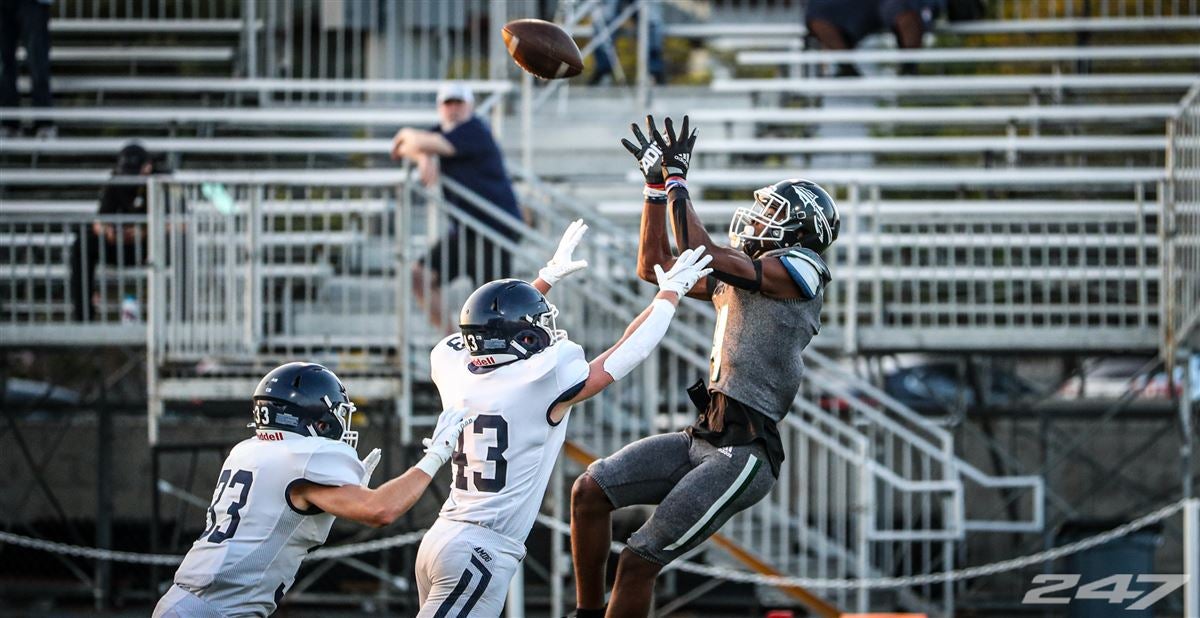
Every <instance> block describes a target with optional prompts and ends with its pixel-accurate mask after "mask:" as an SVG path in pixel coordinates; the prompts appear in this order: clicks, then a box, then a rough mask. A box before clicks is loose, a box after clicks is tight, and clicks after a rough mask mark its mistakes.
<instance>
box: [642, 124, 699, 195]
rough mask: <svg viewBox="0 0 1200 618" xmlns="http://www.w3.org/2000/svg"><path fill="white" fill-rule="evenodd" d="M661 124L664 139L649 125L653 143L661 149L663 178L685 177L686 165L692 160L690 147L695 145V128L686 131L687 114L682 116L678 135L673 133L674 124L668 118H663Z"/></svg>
mask: <svg viewBox="0 0 1200 618" xmlns="http://www.w3.org/2000/svg"><path fill="white" fill-rule="evenodd" d="M663 124H664V125H665V126H666V130H667V136H666V138H665V139H664V138H663V136H662V134H661V133H659V132H658V130H657V129H655V128H654V126H653V124H652V125H651V127H650V133H651V135H652V136H653V137H654V143H655V144H657V145H658V149H659V150H661V151H662V168H663V179H664V180H666V179H667V178H671V177H678V178H687V173H688V166H689V165H690V164H691V162H692V148H693V147H694V146H695V145H696V130H695V129H692V131H691V133H689V132H688V117H687V116H684V117H683V126H682V127H681V130H680V132H679V135H678V136H676V135H675V125H674V123H672V122H671V119H670V118H667V119H666V120H664V121H663Z"/></svg>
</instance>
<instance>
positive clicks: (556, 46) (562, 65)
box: [503, 19, 583, 79]
mask: <svg viewBox="0 0 1200 618" xmlns="http://www.w3.org/2000/svg"><path fill="white" fill-rule="evenodd" d="M503 32H504V45H505V46H507V47H508V54H509V55H510V56H512V57H513V60H516V61H517V64H518V65H520V66H521V68H522V69H525V70H526V71H529V72H530V73H532V74H534V75H536V76H538V77H540V78H542V79H562V78H566V77H575V76H576V75H579V74H580V73H582V72H583V55H582V54H580V53H579V46H577V45H575V40H574V39H572V38H571V35H569V34H567V31H566V30H563V29H562V28H560V27H558V25H556V24H552V23H550V22H548V21H542V20H540V19H516V20H513V21H510V22H508V23H507V24H504V31H503Z"/></svg>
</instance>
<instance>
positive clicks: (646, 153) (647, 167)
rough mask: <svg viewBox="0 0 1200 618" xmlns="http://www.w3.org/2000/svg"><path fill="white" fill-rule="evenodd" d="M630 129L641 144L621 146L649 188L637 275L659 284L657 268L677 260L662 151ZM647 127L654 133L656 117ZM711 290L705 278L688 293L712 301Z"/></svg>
mask: <svg viewBox="0 0 1200 618" xmlns="http://www.w3.org/2000/svg"><path fill="white" fill-rule="evenodd" d="M629 126H630V128H631V129H632V131H633V137H634V139H636V140H637V141H638V143H637V144H634V143H633V142H631V141H629V140H628V139H622V140H621V145H623V146H624V147H625V150H628V151H629V153H630V154H632V155H633V156H634V158H636V159H637V162H638V169H639V170H640V171H641V172H642V175H643V176H644V177H645V179H646V186H645V188H644V189H643V190H642V196H643V197H644V198H645V199H644V201H643V202H642V222H641V232H640V238H639V240H638V257H637V275H638V278H640V279H641V280H642V281H646V282H648V283H658V280H657V278H656V276H655V273H654V267H655V266H663V267H665V268H668V269H670V267H671V266H673V265H674V264H675V256H674V255H672V254H671V246H670V242H669V241H668V240H667V226H666V223H664V221H663V220H664V219H665V216H666V210H667V208H666V206H667V191H666V184H665V181H664V179H663V172H662V151H661V150H660V149H659V147H658V145H657V144H655V143H654V142H652V141H650V140H649V139H647V138H646V135H645V134H644V133H642V130H641V128H639V127H638V126H637V123H632V124H630V125H629ZM646 126H647V127H649V128H650V130H651V132H653V131H654V117H653V116H646ZM710 289H711V286H710V285H709V281H708V279H707V278H705V279H703V280H701V281H699V282H697V283H696V285H695V286H694V287H693V288H692V289H691V290H688V293H687V295H688V296H691V297H693V298H700V299H703V300H708V299H710V298H712V293H711V292H710Z"/></svg>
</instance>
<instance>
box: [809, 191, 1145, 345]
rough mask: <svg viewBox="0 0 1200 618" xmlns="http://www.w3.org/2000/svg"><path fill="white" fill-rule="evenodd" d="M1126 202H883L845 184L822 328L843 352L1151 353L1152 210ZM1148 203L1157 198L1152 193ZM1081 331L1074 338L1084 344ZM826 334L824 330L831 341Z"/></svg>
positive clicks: (1141, 200)
mask: <svg viewBox="0 0 1200 618" xmlns="http://www.w3.org/2000/svg"><path fill="white" fill-rule="evenodd" d="M1132 194H1133V195H1132V196H1131V197H1132V198H1133V199H1132V200H1131V201H1128V202H1126V201H1121V202H1108V201H1094V200H1080V201H1078V202H1076V203H1074V204H1039V203H1037V202H1031V203H1028V204H1024V205H1023V204H1022V203H1021V202H991V203H975V204H972V203H971V202H969V201H963V202H957V201H952V202H949V203H941V204H938V203H933V202H929V201H925V202H923V201H909V202H904V201H891V202H889V203H888V204H887V206H886V207H881V206H880V202H881V198H880V195H881V189H880V187H877V186H876V187H865V188H863V189H860V188H858V187H854V186H851V187H849V189H848V191H847V197H848V198H849V199H847V200H846V201H843V202H842V204H841V206H842V211H843V213H844V214H843V228H842V237H841V238H840V239H839V243H838V245H836V246H835V248H836V251H835V252H834V253H833V255H832V256H831V263H832V265H833V268H834V272H842V273H845V277H844V278H843V279H842V280H841V281H840V284H839V285H838V286H835V287H834V289H833V290H832V292H831V296H832V298H831V299H830V301H831V302H830V304H829V308H828V315H829V320H828V322H827V326H828V327H831V328H833V329H835V330H836V331H837V335H835V336H840V337H841V339H842V343H843V348H844V349H845V350H846V351H848V352H853V351H856V350H859V349H864V348H875V349H893V350H895V349H915V348H918V347H933V348H938V349H956V348H957V349H972V348H984V347H994V346H995V345H996V342H997V341H1000V340H1001V339H1002V338H1003V340H1004V341H1006V343H1005V344H1004V347H1008V348H1014V349H1048V348H1054V349H1077V348H1080V347H1083V348H1089V347H1090V348H1103V349H1114V348H1124V347H1139V348H1153V347H1154V346H1155V343H1154V340H1155V339H1156V333H1157V326H1158V306H1157V303H1158V298H1159V289H1158V288H1159V281H1160V272H1159V270H1160V269H1159V262H1160V259H1159V255H1158V241H1157V238H1156V236H1157V232H1158V218H1159V217H1158V213H1157V210H1158V209H1157V208H1156V204H1154V202H1153V198H1152V197H1150V196H1149V195H1148V194H1150V192H1149V191H1148V190H1147V187H1146V186H1145V185H1143V184H1137V185H1135V186H1134V187H1133V191H1132ZM1150 195H1158V196H1160V197H1161V195H1162V187H1161V184H1158V186H1155V187H1153V193H1152V194H1150ZM1085 333H1087V336H1086V337H1083V336H1082V335H1084V334H1085ZM830 334H831V335H833V334H834V333H830Z"/></svg>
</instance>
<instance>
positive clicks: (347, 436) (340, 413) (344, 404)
mask: <svg viewBox="0 0 1200 618" xmlns="http://www.w3.org/2000/svg"><path fill="white" fill-rule="evenodd" d="M325 403H326V404H328V405H329V411H330V412H331V413H332V414H333V416H334V417H335V418H336V419H337V420H338V422H340V423H341V424H342V435H341V437H340V438H338V439H339V440H341V441H342V442H345V443H346V444H349V445H350V448H352V449H355V450H357V449H358V432H357V431H351V430H350V422H351V417H353V416H354V413H355V412H356V411H358V408H356V407H355V406H354V404H353V403H351V402H349V401H341V402H338V403H332V402H331V401H330V400H329V397H325Z"/></svg>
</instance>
